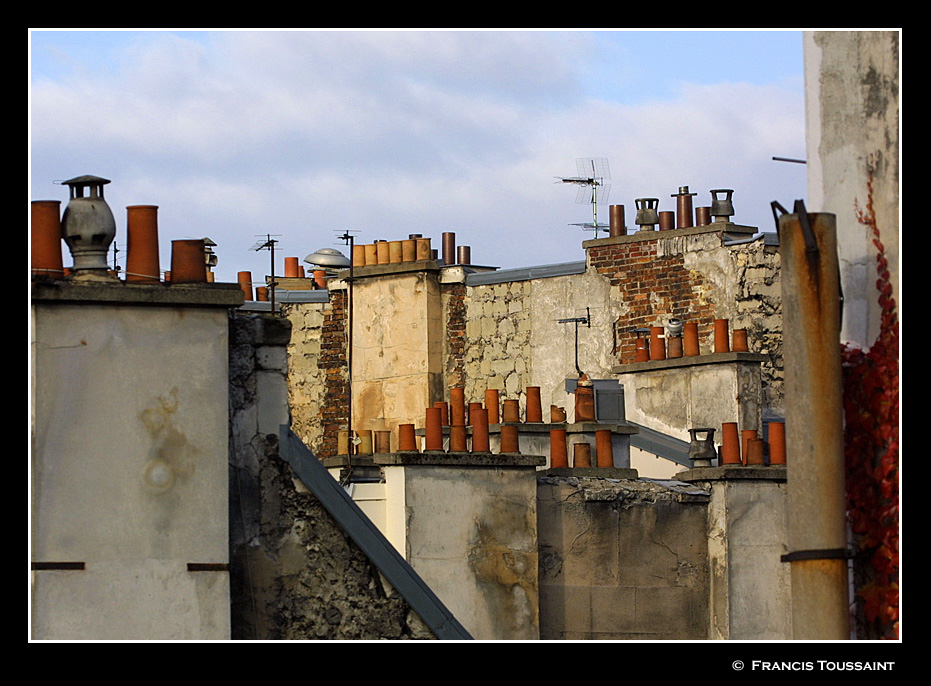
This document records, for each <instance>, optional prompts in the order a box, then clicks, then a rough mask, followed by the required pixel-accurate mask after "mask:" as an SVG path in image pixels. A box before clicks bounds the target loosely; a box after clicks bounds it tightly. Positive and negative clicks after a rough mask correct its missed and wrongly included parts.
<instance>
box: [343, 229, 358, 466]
mask: <svg viewBox="0 0 931 686" xmlns="http://www.w3.org/2000/svg"><path fill="white" fill-rule="evenodd" d="M340 238H341V239H342V240H343V241H344V242H346V243H347V244H348V245H349V255H350V258H349V288H348V289H347V290H346V293H347V294H348V297H347V300H348V302H347V303H346V309H347V310H348V313H347V319H348V327H349V331H348V338H349V344H348V345H347V346H346V348H347V350H346V365H347V379H348V383H349V393H347V396H348V401H347V409H348V413H347V419H346V430H347V431H348V433H349V444H350V448H349V454H350V455H351V454H352V446H353V445H355V437H354V436H353V435H352V304H353V303H352V285H353V281H354V279H353V276H354V274H355V272H354V271H353V267H354V266H355V265H354V264H353V259H352V253H353V246H354V245H355V239H354V238H353V236H352V234H351V233H349V232H348V231H346V233H344V234H343V235H342V236H340ZM351 464H352V462H351V460H350V470H351Z"/></svg>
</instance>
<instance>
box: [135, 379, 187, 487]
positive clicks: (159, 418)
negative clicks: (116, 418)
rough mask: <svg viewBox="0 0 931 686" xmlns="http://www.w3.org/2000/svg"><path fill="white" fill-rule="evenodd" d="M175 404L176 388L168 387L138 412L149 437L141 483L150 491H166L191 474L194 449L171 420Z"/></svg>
mask: <svg viewBox="0 0 931 686" xmlns="http://www.w3.org/2000/svg"><path fill="white" fill-rule="evenodd" d="M178 405H179V403H178V389H177V388H172V389H171V391H169V392H168V393H167V394H164V395H161V396H159V397H158V398H157V399H156V400H155V401H154V402H153V403H152V404H151V405H150V407H148V408H146V409H145V410H143V411H142V412H141V413H140V414H139V420H140V421H141V422H142V424H143V426H145V428H146V431H147V432H148V434H149V436H150V437H151V439H152V446H151V448H150V449H149V452H148V460H147V461H146V464H145V466H144V467H143V473H142V481H143V485H144V486H145V488H146V490H148V491H150V492H151V493H156V494H161V493H166V492H167V491H169V490H170V489H171V488H172V486H174V484H175V483H176V482H177V481H178V480H179V479H186V478H188V477H190V476H191V475H192V474H193V473H194V461H193V460H192V459H191V457H192V454H193V453H195V452H196V449H195V448H194V447H193V446H191V444H190V443H189V442H188V440H187V437H186V436H185V435H184V434H183V433H182V432H181V431H179V430H178V427H177V426H176V425H175V424H174V423H173V418H174V415H175V414H176V413H177V411H178Z"/></svg>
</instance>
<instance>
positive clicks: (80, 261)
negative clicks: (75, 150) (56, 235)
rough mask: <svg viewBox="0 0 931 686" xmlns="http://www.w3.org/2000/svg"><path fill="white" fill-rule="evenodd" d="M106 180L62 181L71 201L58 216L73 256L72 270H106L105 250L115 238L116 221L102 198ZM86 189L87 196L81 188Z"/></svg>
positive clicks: (85, 177)
mask: <svg viewBox="0 0 931 686" xmlns="http://www.w3.org/2000/svg"><path fill="white" fill-rule="evenodd" d="M108 183H110V181H109V179H102V178H100V177H99V176H91V175H84V176H78V177H75V178H73V179H70V180H68V181H65V182H64V184H65V185H66V186H68V187H69V188H70V190H71V200H70V201H69V202H68V206H67V207H65V211H64V214H63V215H62V218H61V233H62V238H63V239H64V241H65V243H66V244H67V245H68V249H69V250H70V251H71V256H72V257H73V258H74V265H73V269H74V270H75V271H78V270H81V269H100V270H104V271H106V270H107V251H108V250H109V249H110V244H111V243H112V242H113V239H114V238H115V237H116V221H115V220H114V219H113V212H111V211H110V206H109V205H107V201H106V200H104V197H103V187H104V185H106V184H108ZM85 188H88V189H89V192H88V194H87V196H85V194H84V189H85Z"/></svg>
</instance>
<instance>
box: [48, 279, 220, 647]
mask: <svg viewBox="0 0 931 686" xmlns="http://www.w3.org/2000/svg"><path fill="white" fill-rule="evenodd" d="M185 292H187V291H185V290H184V289H183V288H177V287H175V288H174V289H173V290H168V289H167V288H163V287H162V286H161V285H156V286H148V287H144V286H143V287H135V288H134V287H129V286H125V285H124V284H122V283H120V282H117V281H116V280H114V282H113V283H112V284H110V283H106V284H98V285H91V286H79V285H76V284H69V283H66V282H61V283H58V284H54V285H53V286H50V287H49V288H48V289H40V290H37V291H34V293H33V297H34V302H33V316H34V324H33V335H34V342H33V360H34V374H35V378H34V399H33V402H34V438H33V472H32V475H33V510H32V525H33V529H32V560H33V563H34V564H38V565H40V567H39V568H37V569H36V571H34V572H33V604H32V610H33V625H32V629H33V637H34V638H36V639H64V640H91V639H99V640H133V639H136V640H184V639H193V640H217V639H225V638H228V637H229V631H230V620H229V577H228V572H227V571H226V563H227V561H228V553H229V551H228V531H227V526H228V523H227V514H226V513H227V508H228V504H227V467H226V463H227V444H228V431H227V426H228V408H227V399H226V382H227V378H228V370H227V310H226V309H225V308H224V307H222V305H221V306H217V307H203V306H200V305H199V304H196V302H197V299H198V296H199V295H200V294H208V298H209V293H210V292H211V291H209V290H206V289H205V290H200V291H198V290H196V289H191V290H190V291H189V292H190V294H191V295H192V301H191V302H189V303H188V304H187V305H164V304H163V305H158V304H153V303H152V302H146V301H151V300H157V299H158V298H159V297H160V296H165V297H167V296H169V295H171V296H173V295H175V294H177V293H185ZM214 292H215V291H214ZM134 297H135V298H136V299H137V302H134V303H130V302H128V300H131V299H133V298H134ZM177 299H178V300H184V296H183V295H182V296H181V297H179V298H177ZM218 304H219V303H218ZM48 563H52V564H53V567H52V568H50V569H49V568H45V567H42V566H41V565H46V564H48ZM60 563H75V564H80V565H82V567H81V568H76V569H62V568H60V566H57V567H56V566H55V565H56V564H60ZM192 565H193V566H192ZM203 565H208V566H207V567H204V566H203Z"/></svg>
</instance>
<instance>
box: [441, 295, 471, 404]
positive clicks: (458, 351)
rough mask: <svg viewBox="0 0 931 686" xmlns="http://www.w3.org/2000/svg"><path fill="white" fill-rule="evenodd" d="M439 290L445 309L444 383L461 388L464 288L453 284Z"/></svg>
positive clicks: (463, 368)
mask: <svg viewBox="0 0 931 686" xmlns="http://www.w3.org/2000/svg"><path fill="white" fill-rule="evenodd" d="M441 288H442V291H441V293H442V298H443V301H444V303H445V309H446V351H445V359H446V370H445V371H446V383H447V386H450V387H451V386H461V385H462V384H464V383H465V378H466V376H465V350H466V286H465V284H464V283H453V284H444V285H442V286H441Z"/></svg>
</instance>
